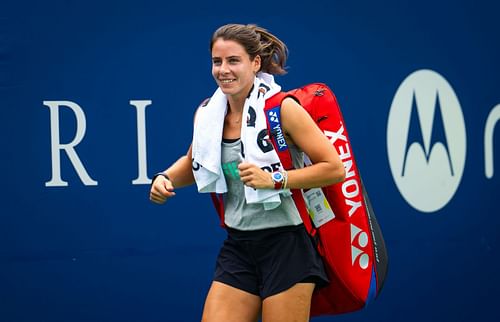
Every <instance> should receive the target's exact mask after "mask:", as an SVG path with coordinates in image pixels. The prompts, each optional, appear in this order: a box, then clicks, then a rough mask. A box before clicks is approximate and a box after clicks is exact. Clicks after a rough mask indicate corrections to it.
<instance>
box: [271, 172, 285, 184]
mask: <svg viewBox="0 0 500 322" xmlns="http://www.w3.org/2000/svg"><path fill="white" fill-rule="evenodd" d="M273 180H274V181H276V182H280V181H282V180H283V174H282V173H281V172H274V173H273Z"/></svg>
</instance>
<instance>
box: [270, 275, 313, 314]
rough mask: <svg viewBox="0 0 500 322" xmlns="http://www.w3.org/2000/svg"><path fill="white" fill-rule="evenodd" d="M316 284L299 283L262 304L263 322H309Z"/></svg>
mask: <svg viewBox="0 0 500 322" xmlns="http://www.w3.org/2000/svg"><path fill="white" fill-rule="evenodd" d="M314 287H315V284H314V283H297V284H295V285H294V286H292V287H291V288H289V289H288V290H286V291H283V292H281V293H278V294H276V295H272V296H269V297H268V298H266V299H264V301H263V302H262V322H282V321H283V322H306V321H309V313H310V309H311V298H312V294H313V291H314Z"/></svg>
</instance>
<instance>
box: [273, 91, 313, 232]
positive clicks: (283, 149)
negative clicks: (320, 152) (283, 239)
mask: <svg viewBox="0 0 500 322" xmlns="http://www.w3.org/2000/svg"><path fill="white" fill-rule="evenodd" d="M287 97H292V98H294V99H295V100H297V98H296V97H295V96H293V95H292V94H290V93H286V92H280V93H278V94H276V95H274V96H272V97H270V98H269V99H268V100H267V101H266V105H265V107H264V113H265V114H266V123H267V133H268V135H269V141H271V144H272V145H273V147H274V150H275V151H276V153H277V154H278V157H279V159H280V162H281V164H282V165H283V168H285V170H292V169H294V166H293V161H292V155H291V154H290V149H289V148H288V145H287V143H286V142H285V140H284V132H283V130H282V127H281V102H282V101H283V100H284V99H285V98H287ZM297 101H298V100H297ZM291 192H292V198H293V201H294V203H295V206H296V207H297V210H298V211H299V214H300V217H301V219H302V222H303V223H304V226H305V228H306V230H307V232H308V233H309V235H310V236H313V237H315V236H316V232H317V231H316V228H315V227H314V225H313V223H312V220H311V218H310V217H309V212H308V211H307V206H306V202H305V200H304V196H303V194H302V190H301V189H291Z"/></svg>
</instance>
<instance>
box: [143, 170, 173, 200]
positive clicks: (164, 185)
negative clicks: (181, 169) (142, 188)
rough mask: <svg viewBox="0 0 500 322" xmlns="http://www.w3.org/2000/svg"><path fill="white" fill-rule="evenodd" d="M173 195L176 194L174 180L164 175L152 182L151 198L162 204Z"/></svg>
mask: <svg viewBox="0 0 500 322" xmlns="http://www.w3.org/2000/svg"><path fill="white" fill-rule="evenodd" d="M173 196H175V192H174V186H173V185H172V182H171V181H170V180H168V179H167V178H165V177H164V176H157V177H156V178H155V180H154V181H153V183H152V184H151V191H150V192H149V200H151V201H152V202H154V203H157V204H160V205H161V204H163V203H165V201H167V199H169V198H171V197H173Z"/></svg>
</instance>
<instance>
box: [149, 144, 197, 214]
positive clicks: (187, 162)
mask: <svg viewBox="0 0 500 322" xmlns="http://www.w3.org/2000/svg"><path fill="white" fill-rule="evenodd" d="M191 160H192V152H191V146H190V147H189V150H188V152H187V153H186V155H184V156H182V157H180V158H179V160H177V161H176V162H175V163H174V164H172V165H171V166H170V167H169V168H168V169H167V170H165V171H163V173H164V174H165V175H167V177H168V178H169V179H167V178H165V177H164V176H157V177H156V179H155V180H154V181H153V183H152V184H151V190H150V193H149V199H150V200H151V201H152V202H154V203H157V204H162V203H164V202H165V201H167V199H168V198H171V197H173V196H175V192H174V187H175V188H180V187H185V186H188V185H191V184H193V183H194V176H193V170H192V162H191Z"/></svg>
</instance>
